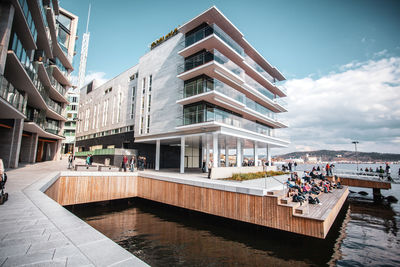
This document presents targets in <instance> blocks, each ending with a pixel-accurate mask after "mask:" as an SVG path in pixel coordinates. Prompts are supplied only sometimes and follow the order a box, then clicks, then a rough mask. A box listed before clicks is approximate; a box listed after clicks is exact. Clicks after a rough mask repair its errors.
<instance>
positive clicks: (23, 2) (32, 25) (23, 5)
mask: <svg viewBox="0 0 400 267" xmlns="http://www.w3.org/2000/svg"><path fill="white" fill-rule="evenodd" d="M18 2H19V4H20V6H21V8H22V13H23V14H24V17H25V19H26V22H27V23H28V28H29V30H30V32H31V34H32V37H33V39H34V40H35V43H36V40H37V31H36V27H35V23H34V22H33V19H32V14H31V12H30V11H29V7H28V2H27V1H26V0H18Z"/></svg>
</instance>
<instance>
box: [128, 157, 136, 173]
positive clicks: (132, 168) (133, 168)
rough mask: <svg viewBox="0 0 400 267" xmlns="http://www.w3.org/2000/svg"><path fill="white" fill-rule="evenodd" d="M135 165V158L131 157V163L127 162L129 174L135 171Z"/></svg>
mask: <svg viewBox="0 0 400 267" xmlns="http://www.w3.org/2000/svg"><path fill="white" fill-rule="evenodd" d="M135 165H136V159H135V156H132V158H131V161H130V162H129V167H130V170H131V172H133V171H134V170H135Z"/></svg>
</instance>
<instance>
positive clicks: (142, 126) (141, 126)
mask: <svg viewBox="0 0 400 267" xmlns="http://www.w3.org/2000/svg"><path fill="white" fill-rule="evenodd" d="M143 128H144V117H142V118H141V120H140V134H143Z"/></svg>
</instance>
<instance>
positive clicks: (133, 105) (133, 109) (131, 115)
mask: <svg viewBox="0 0 400 267" xmlns="http://www.w3.org/2000/svg"><path fill="white" fill-rule="evenodd" d="M134 112H135V104H132V105H131V114H130V117H131V119H133V114H134Z"/></svg>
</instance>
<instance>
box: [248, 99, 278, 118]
mask: <svg viewBox="0 0 400 267" xmlns="http://www.w3.org/2000/svg"><path fill="white" fill-rule="evenodd" d="M246 106H247V107H248V108H250V109H252V110H254V111H257V112H258V113H260V114H262V115H264V116H266V117H268V118H270V119H273V120H275V119H276V114H275V113H274V112H272V111H271V110H269V109H268V108H266V107H264V106H262V105H260V104H258V103H257V102H255V101H253V100H251V99H249V98H246Z"/></svg>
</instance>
